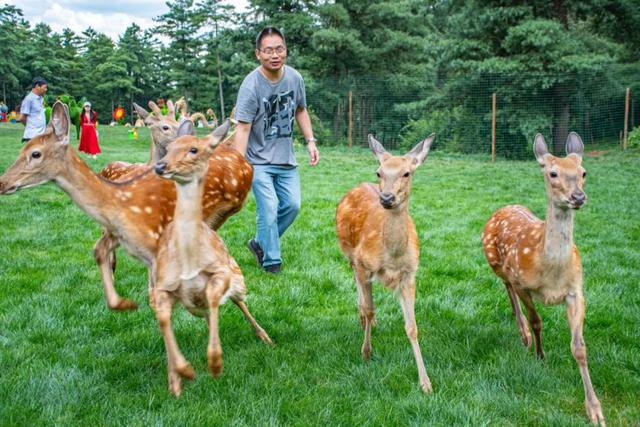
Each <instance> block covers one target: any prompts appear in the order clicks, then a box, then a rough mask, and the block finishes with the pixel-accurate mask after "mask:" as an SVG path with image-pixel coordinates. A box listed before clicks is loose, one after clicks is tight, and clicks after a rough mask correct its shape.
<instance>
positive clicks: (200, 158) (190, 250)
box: [153, 121, 271, 396]
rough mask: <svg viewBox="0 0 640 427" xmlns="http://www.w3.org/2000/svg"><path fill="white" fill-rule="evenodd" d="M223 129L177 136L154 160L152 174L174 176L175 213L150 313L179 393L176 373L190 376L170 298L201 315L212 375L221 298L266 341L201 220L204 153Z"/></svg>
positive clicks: (217, 369) (225, 256)
mask: <svg viewBox="0 0 640 427" xmlns="http://www.w3.org/2000/svg"><path fill="white" fill-rule="evenodd" d="M227 123H228V121H227ZM225 134H226V129H223V130H222V131H220V129H218V130H216V131H214V132H213V133H212V134H211V135H210V136H209V137H208V138H197V137H195V136H183V137H180V138H178V139H177V140H176V141H175V142H173V143H172V144H171V145H170V146H169V149H168V152H167V155H166V156H164V157H163V158H162V159H161V160H160V161H159V162H158V163H156V165H155V172H156V174H158V175H159V176H160V177H162V178H165V179H168V180H172V181H175V186H176V190H177V195H178V198H177V202H176V210H175V218H174V220H173V221H172V222H171V223H169V224H168V225H167V227H166V228H165V230H164V232H163V233H162V237H161V238H160V242H159V248H158V255H157V257H156V260H155V264H154V269H153V270H154V274H155V279H154V282H155V287H154V292H155V298H154V299H155V304H156V305H155V308H156V316H157V318H158V323H159V324H160V329H161V331H162V335H163V337H164V342H165V347H166V350H167V360H168V373H169V390H170V391H171V392H172V393H173V394H174V395H176V396H179V395H180V393H181V378H187V379H192V378H193V376H194V373H193V368H192V367H191V365H190V364H189V362H188V361H187V360H186V359H185V357H184V356H183V355H182V353H181V352H180V349H179V348H178V344H177V342H176V339H175V336H174V334H173V329H172V327H171V312H172V309H173V305H174V304H175V302H176V301H180V302H181V303H182V304H183V305H184V306H185V308H186V309H187V310H188V311H189V312H191V313H192V314H194V315H196V316H203V317H205V318H206V320H207V323H208V325H209V345H208V348H207V356H208V365H209V370H210V372H211V374H212V375H213V376H214V377H218V376H220V374H221V373H222V347H221V345H220V338H219V336H218V309H219V306H220V305H221V304H223V303H224V302H225V300H226V299H228V298H229V299H231V301H233V302H234V303H235V304H236V305H237V306H238V307H239V308H240V310H241V311H242V313H243V314H244V315H245V317H246V319H247V320H248V321H249V323H250V324H251V325H252V326H253V328H254V329H255V332H256V335H257V336H258V338H260V339H261V340H262V341H264V342H265V343H267V344H271V339H270V338H269V336H268V335H267V333H266V332H265V331H264V329H262V328H261V327H260V325H258V323H257V322H256V321H255V320H254V318H253V317H252V316H251V314H250V313H249V310H248V309H247V306H246V305H245V303H244V302H243V300H244V298H245V295H246V293H247V288H246V286H245V282H244V278H243V276H242V272H241V271H240V268H239V267H238V264H237V263H236V261H235V260H234V259H233V258H232V257H231V255H230V254H229V251H228V250H227V248H226V247H225V244H224V242H223V241H222V239H221V238H220V236H219V235H218V234H217V233H216V232H215V231H213V230H212V229H211V228H209V226H208V224H207V223H205V222H204V221H203V215H202V199H203V193H204V191H205V186H204V185H205V180H206V177H207V169H208V168H209V157H210V156H211V154H212V153H213V152H214V149H215V147H216V146H217V145H218V143H219V142H220V140H221V139H222V137H223V136H224V135H225Z"/></svg>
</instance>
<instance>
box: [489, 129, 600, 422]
mask: <svg viewBox="0 0 640 427" xmlns="http://www.w3.org/2000/svg"><path fill="white" fill-rule="evenodd" d="M566 151H567V156H566V157H564V158H561V157H555V156H553V155H551V154H550V153H549V151H548V149H547V145H546V143H545V141H544V137H543V136H542V135H540V134H538V135H536V137H535V142H534V152H535V156H536V159H537V160H538V163H539V164H540V166H541V167H542V174H543V176H544V182H545V187H546V193H547V214H546V219H545V220H544V221H541V220H540V219H538V218H536V217H535V216H534V215H533V214H532V213H531V211H529V209H527V208H526V207H524V206H518V205H511V206H505V207H503V208H501V209H499V210H498V211H496V212H495V213H494V214H493V215H492V216H491V218H489V221H488V222H487V224H486V225H485V227H484V230H483V232H482V245H483V249H484V254H485V256H486V258H487V261H488V262H489V265H490V266H491V268H492V269H493V271H494V272H495V274H496V275H497V276H498V277H499V278H500V279H502V281H503V282H504V284H505V287H506V289H507V294H508V295H509V301H510V302H511V309H512V311H513V315H514V317H515V320H516V324H517V326H518V329H519V330H520V335H521V337H522V341H523V342H524V344H525V345H526V346H527V347H531V344H532V342H531V333H530V332H529V327H528V326H527V319H525V317H524V315H523V314H522V311H521V309H520V304H519V302H518V298H519V299H520V301H522V303H523V304H524V306H525V307H526V309H527V313H528V317H529V323H530V325H531V328H532V329H533V335H534V338H535V348H536V353H537V355H538V356H539V357H540V358H543V357H544V352H543V350H542V337H541V332H542V320H541V319H540V316H539V315H538V312H537V311H536V308H535V305H534V299H537V300H540V301H542V302H543V303H544V304H559V303H562V302H564V303H565V305H566V307H567V318H568V320H569V328H570V330H571V350H572V353H573V357H574V358H575V360H576V362H577V364H578V367H579V368H580V375H581V376H582V383H583V385H584V392H585V407H586V409H587V414H588V416H589V419H590V420H591V421H592V422H593V423H594V424H597V423H599V424H601V425H605V419H604V416H603V414H602V409H601V407H600V401H599V400H598V397H597V396H596V393H595V391H594V390H593V386H592V384H591V378H590V377H589V368H588V366H587V348H586V346H585V343H584V339H583V337H582V329H583V324H584V317H585V301H584V294H583V289H582V288H583V283H582V265H581V263H580V255H579V253H578V248H577V247H576V245H575V244H574V243H573V221H574V216H575V212H576V211H577V210H578V209H580V208H581V207H582V206H583V205H584V203H585V202H586V200H587V196H586V194H585V192H584V183H585V177H586V171H585V169H584V168H583V167H582V154H583V151H584V145H583V144H582V140H581V139H580V136H578V134H576V133H574V132H572V133H570V134H569V136H568V138H567V143H566Z"/></svg>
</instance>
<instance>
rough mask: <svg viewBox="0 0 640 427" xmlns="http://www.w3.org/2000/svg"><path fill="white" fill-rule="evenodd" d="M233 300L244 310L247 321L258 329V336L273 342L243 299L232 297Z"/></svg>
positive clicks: (268, 342) (264, 340) (267, 341)
mask: <svg viewBox="0 0 640 427" xmlns="http://www.w3.org/2000/svg"><path fill="white" fill-rule="evenodd" d="M232 301H233V303H234V304H235V305H237V306H238V308H239V309H240V311H242V314H243V315H244V318H245V319H247V322H249V324H250V325H251V326H252V327H253V329H254V330H255V331H256V335H257V336H258V338H260V340H261V341H262V342H264V343H266V344H273V342H272V341H271V338H269V335H268V334H267V332H266V331H265V330H264V329H262V327H261V326H260V325H259V324H258V322H256V319H254V318H253V316H252V315H251V313H250V312H249V308H248V307H247V305H246V304H245V303H244V302H243V301H239V300H235V299H232Z"/></svg>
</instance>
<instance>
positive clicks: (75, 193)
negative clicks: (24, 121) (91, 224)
mask: <svg viewBox="0 0 640 427" xmlns="http://www.w3.org/2000/svg"><path fill="white" fill-rule="evenodd" d="M67 157H68V161H67V162H66V163H65V165H64V167H62V168H61V172H60V173H59V174H58V176H56V178H55V182H56V184H57V185H58V186H59V187H60V188H61V189H62V190H63V191H64V192H65V193H67V194H68V195H69V197H71V199H72V200H73V201H74V202H75V204H76V205H78V206H79V207H80V208H81V209H82V210H83V211H85V212H86V213H87V215H89V216H90V217H91V218H93V219H94V220H96V221H98V222H99V223H100V224H102V225H104V226H107V227H109V226H110V225H111V224H112V221H111V220H112V219H113V214H112V213H113V212H116V211H117V209H116V211H112V210H111V209H109V207H110V205H111V204H112V203H114V202H116V201H117V200H118V198H117V197H116V192H117V191H118V189H116V188H115V185H114V184H109V183H107V182H106V181H104V180H102V179H100V177H98V175H96V174H95V173H94V172H93V171H92V170H91V168H89V166H87V164H86V163H85V162H83V161H82V160H81V159H80V158H79V157H78V155H77V154H76V153H75V152H74V151H73V149H72V148H71V147H70V146H69V148H68V151H67Z"/></svg>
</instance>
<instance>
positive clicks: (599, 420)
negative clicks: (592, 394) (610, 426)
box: [584, 399, 607, 427]
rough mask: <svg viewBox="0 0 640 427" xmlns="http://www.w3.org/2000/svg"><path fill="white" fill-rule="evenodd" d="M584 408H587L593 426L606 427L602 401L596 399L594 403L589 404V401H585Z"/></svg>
mask: <svg viewBox="0 0 640 427" xmlns="http://www.w3.org/2000/svg"><path fill="white" fill-rule="evenodd" d="M584 406H585V407H586V408H587V415H588V416H589V419H590V420H591V423H592V424H595V425H599V426H602V427H606V425H607V424H606V422H605V420H604V415H603V414H602V407H601V406H600V401H598V399H596V401H595V402H592V403H589V401H588V400H585V401H584Z"/></svg>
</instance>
